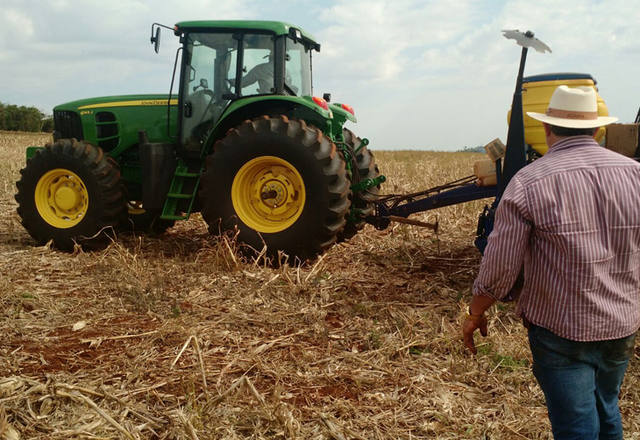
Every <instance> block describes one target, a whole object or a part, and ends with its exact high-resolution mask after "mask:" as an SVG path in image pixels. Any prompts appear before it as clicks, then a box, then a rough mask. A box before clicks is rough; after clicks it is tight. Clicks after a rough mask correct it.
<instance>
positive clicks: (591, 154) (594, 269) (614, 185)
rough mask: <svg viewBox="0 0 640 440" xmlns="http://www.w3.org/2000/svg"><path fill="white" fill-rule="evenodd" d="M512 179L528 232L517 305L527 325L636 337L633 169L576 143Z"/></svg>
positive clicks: (638, 246)
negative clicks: (523, 275) (529, 235)
mask: <svg viewBox="0 0 640 440" xmlns="http://www.w3.org/2000/svg"><path fill="white" fill-rule="evenodd" d="M514 180H515V182H513V183H514V185H513V188H511V190H512V191H511V192H514V193H517V192H521V193H522V194H521V195H522V196H524V200H523V202H524V203H523V204H522V208H523V214H524V216H525V218H526V219H527V221H529V222H531V223H532V225H533V228H532V235H531V246H530V251H529V252H528V255H527V256H526V261H525V267H526V274H525V279H527V282H526V284H525V286H524V289H523V293H522V296H521V298H520V303H519V307H520V309H521V310H522V311H523V313H524V315H525V316H526V317H527V319H529V320H531V321H532V322H534V323H536V324H539V325H543V326H544V327H546V328H548V329H550V330H551V331H553V332H554V333H556V334H557V335H559V336H562V337H566V338H570V339H573V340H582V341H584V340H603V339H614V338H619V337H622V336H627V335H628V334H630V333H632V332H633V331H635V329H636V328H637V326H638V322H639V321H640V191H639V190H640V164H638V163H636V162H635V161H633V160H631V159H628V158H626V157H624V156H621V155H619V154H617V153H613V152H611V151H609V150H606V149H604V148H602V147H600V146H599V145H598V144H597V143H595V141H593V139H591V138H589V137H587V136H577V137H571V138H567V139H565V140H563V141H561V142H558V143H557V144H555V145H554V147H553V148H552V149H551V150H550V151H549V152H548V153H547V155H545V156H544V157H542V158H541V159H538V160H537V161H535V162H534V163H532V164H530V165H529V166H527V167H525V168H524V169H522V170H521V171H520V172H519V173H518V174H517V175H516V177H515V178H514ZM510 186H511V185H510ZM514 195H515V194H514ZM509 196H510V194H509V191H508V192H507V193H505V197H509ZM516 197H518V196H517V195H516Z"/></svg>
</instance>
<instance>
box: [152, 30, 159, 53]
mask: <svg viewBox="0 0 640 440" xmlns="http://www.w3.org/2000/svg"><path fill="white" fill-rule="evenodd" d="M151 44H153V50H155V52H156V53H158V51H160V27H157V28H156V33H155V35H154V33H153V29H152V30H151Z"/></svg>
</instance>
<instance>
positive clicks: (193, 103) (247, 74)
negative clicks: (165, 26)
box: [180, 32, 275, 152]
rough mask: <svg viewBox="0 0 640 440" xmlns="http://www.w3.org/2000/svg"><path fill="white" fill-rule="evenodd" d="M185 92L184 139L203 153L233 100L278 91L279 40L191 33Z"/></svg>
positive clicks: (187, 45) (262, 36) (263, 36)
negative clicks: (276, 60) (276, 47)
mask: <svg viewBox="0 0 640 440" xmlns="http://www.w3.org/2000/svg"><path fill="white" fill-rule="evenodd" d="M185 38H186V42H185V46H184V56H183V60H184V61H183V63H184V64H183V67H182V69H183V70H182V83H181V88H180V99H181V110H180V115H181V116H180V140H181V143H182V145H183V147H184V148H185V149H186V150H187V151H196V152H197V151H200V150H201V148H202V145H203V144H204V142H205V140H206V138H207V134H208V133H209V132H210V130H211V129H212V128H213V127H215V125H216V123H217V122H218V120H219V119H220V116H221V115H222V113H223V112H224V110H225V108H226V107H227V105H228V104H229V102H231V100H232V99H237V98H240V97H242V96H248V95H256V94H272V93H274V92H275V81H274V72H275V67H274V65H275V63H274V37H273V35H267V34H253V33H220V32H218V33H204V32H203V33H196V32H193V33H188V34H186V37H185Z"/></svg>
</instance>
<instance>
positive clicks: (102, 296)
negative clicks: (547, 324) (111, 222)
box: [0, 132, 640, 440]
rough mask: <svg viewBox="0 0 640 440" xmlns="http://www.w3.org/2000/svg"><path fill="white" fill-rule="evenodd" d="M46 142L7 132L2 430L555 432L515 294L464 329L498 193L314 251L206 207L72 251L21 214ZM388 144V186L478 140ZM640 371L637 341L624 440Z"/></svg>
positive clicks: (516, 435)
mask: <svg viewBox="0 0 640 440" xmlns="http://www.w3.org/2000/svg"><path fill="white" fill-rule="evenodd" d="M47 141H48V136H46V135H34V134H24V133H8V132H2V133H0V152H1V155H2V156H1V157H2V160H1V161H0V209H1V214H2V215H1V216H0V331H1V332H2V335H3V336H2V339H1V341H2V342H1V343H0V438H8V439H18V438H20V439H27V438H28V439H63V438H65V439H66V438H87V439H97V438H100V439H104V438H128V439H154V438H158V439H165V438H167V439H174V438H176V439H177V438H180V439H183V438H184V439H192V440H193V439H245V438H254V439H260V438H265V439H272V438H273V439H277V438H287V439H293V438H296V439H335V440H342V439H396V438H397V439H438V438H439V439H457V438H470V439H482V438H485V439H548V438H551V436H550V434H549V424H548V421H547V418H546V409H545V407H544V401H543V396H542V393H541V391H540V390H539V389H538V387H537V385H536V384H535V381H534V378H533V376H532V374H531V372H530V363H531V359H530V354H529V351H528V347H527V340H526V332H525V330H524V329H523V327H522V325H521V324H520V323H519V321H518V319H517V317H516V316H515V315H514V311H513V306H512V305H499V306H497V307H495V308H494V309H493V310H492V311H491V313H490V326H489V337H488V338H485V339H481V340H480V339H477V342H478V343H480V346H479V354H478V355H477V356H476V357H473V356H470V355H469V354H468V353H466V352H465V351H464V349H463V346H462V343H461V340H460V323H461V320H462V319H463V317H464V312H465V309H466V304H467V302H468V300H469V298H470V286H471V284H472V282H473V279H474V276H475V274H476V272H477V269H478V265H479V262H480V257H479V254H478V252H477V251H476V250H475V248H474V247H473V245H472V241H473V236H474V232H475V227H476V220H477V215H478V213H479V212H480V211H481V209H482V206H483V205H484V203H485V201H478V202H472V203H468V204H464V205H458V206H453V207H448V208H444V209H440V210H437V211H432V212H430V213H427V214H423V215H419V216H416V218H417V219H422V220H425V221H433V220H434V219H435V218H436V217H437V219H438V220H439V223H440V232H439V233H438V235H435V234H434V233H433V232H432V231H430V230H427V229H420V228H417V227H413V226H406V225H397V224H396V225H393V226H392V227H390V228H388V229H387V230H385V231H376V230H375V229H373V228H372V227H371V226H367V227H366V228H365V229H364V230H363V231H362V232H361V233H359V234H358V235H357V236H356V237H354V238H353V239H352V240H351V241H349V242H347V243H342V244H340V245H337V246H334V247H333V248H332V249H331V250H330V251H329V252H327V253H326V254H325V255H324V256H323V257H322V258H320V259H318V260H317V261H315V262H313V263H311V264H309V265H307V266H302V267H299V266H293V265H286V264H285V265H283V266H281V267H279V268H272V267H268V266H266V265H265V264H264V262H263V261H261V260H247V259H244V258H243V257H242V256H241V255H240V254H239V253H238V252H236V245H235V243H234V242H233V240H231V239H228V238H216V237H212V236H210V235H209V234H208V233H207V229H206V226H205V224H204V222H203V221H202V219H201V218H200V216H199V215H195V216H193V217H192V219H191V220H189V221H188V222H182V223H179V224H177V225H176V226H175V227H174V228H172V229H170V230H169V231H168V232H167V233H166V234H164V235H162V236H160V237H147V236H138V235H132V234H125V235H120V236H118V238H117V240H116V241H115V242H113V243H112V244H110V245H109V246H108V247H107V248H106V249H105V250H102V251H97V252H82V251H77V252H75V253H72V254H69V253H62V252H58V251H56V250H52V249H49V248H48V247H47V246H44V247H35V245H34V242H33V241H32V239H31V238H30V237H29V236H28V234H27V233H26V232H25V231H24V229H23V228H22V226H21V225H20V221H19V218H18V215H17V214H16V203H15V201H14V198H13V195H14V193H15V181H16V180H17V179H18V176H19V170H20V168H21V167H22V166H23V164H24V150H25V147H26V146H28V145H43V144H44V143H45V142H47ZM375 154H376V159H377V162H378V163H379V165H380V168H381V171H382V172H383V174H385V175H386V176H387V177H388V181H387V183H386V184H385V185H384V186H383V192H385V193H388V192H397V193H401V192H409V191H416V190H420V189H424V188H427V187H431V186H435V185H438V184H441V183H444V182H447V181H451V180H454V179H456V178H459V177H464V176H466V175H469V174H471V169H472V164H473V162H474V161H475V160H477V159H479V158H481V157H482V155H480V154H472V153H437V152H407V151H394V152H384V151H377V152H375ZM477 338H479V336H478V337H477ZM639 378H640V349H639V348H636V351H635V355H634V360H633V361H632V364H631V366H630V369H629V372H628V373H627V376H626V379H625V383H624V385H623V390H622V395H621V408H622V413H623V418H624V422H625V428H626V438H629V439H637V438H640V434H638V432H639V431H640V417H638V414H640V391H639V386H638V385H639V383H638V382H639Z"/></svg>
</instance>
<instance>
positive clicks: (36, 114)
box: [0, 102, 53, 132]
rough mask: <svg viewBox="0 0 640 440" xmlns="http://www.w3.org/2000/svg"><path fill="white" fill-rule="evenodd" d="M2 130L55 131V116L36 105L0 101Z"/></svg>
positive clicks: (0, 126)
mask: <svg viewBox="0 0 640 440" xmlns="http://www.w3.org/2000/svg"><path fill="white" fill-rule="evenodd" d="M0 130H9V131H46V132H52V131H53V118H52V117H51V116H46V115H45V114H44V113H42V112H41V111H40V110H38V109H37V108H35V107H25V106H23V105H21V106H17V105H12V104H3V103H2V102H0Z"/></svg>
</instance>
